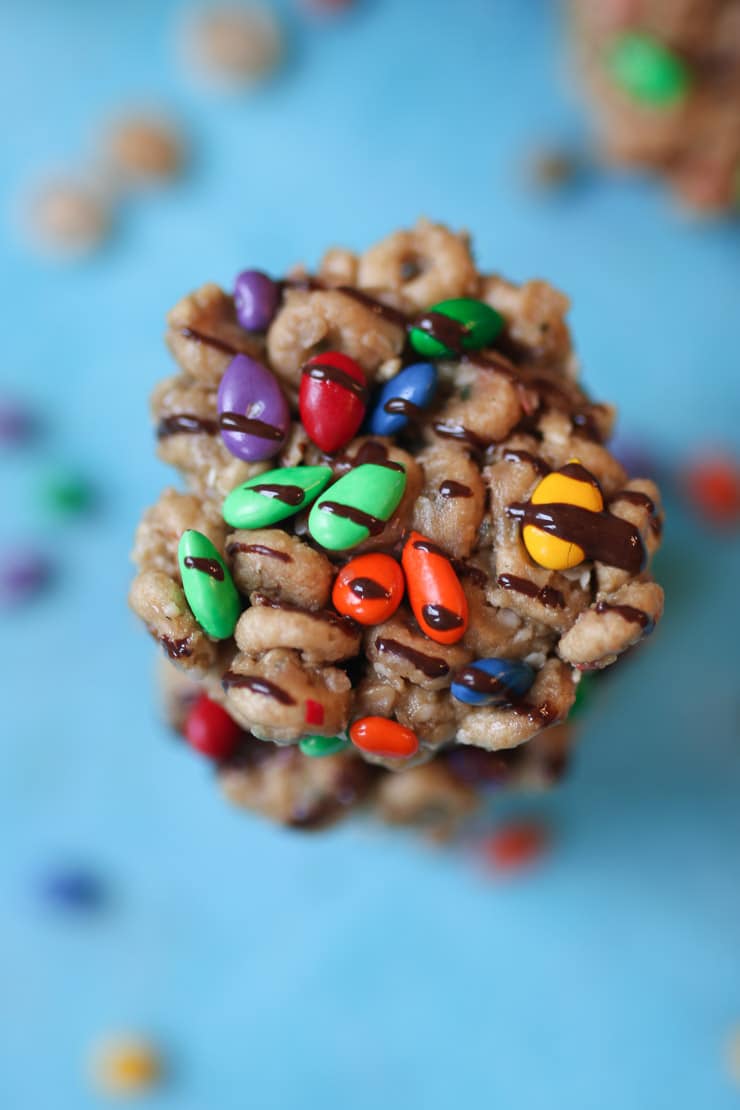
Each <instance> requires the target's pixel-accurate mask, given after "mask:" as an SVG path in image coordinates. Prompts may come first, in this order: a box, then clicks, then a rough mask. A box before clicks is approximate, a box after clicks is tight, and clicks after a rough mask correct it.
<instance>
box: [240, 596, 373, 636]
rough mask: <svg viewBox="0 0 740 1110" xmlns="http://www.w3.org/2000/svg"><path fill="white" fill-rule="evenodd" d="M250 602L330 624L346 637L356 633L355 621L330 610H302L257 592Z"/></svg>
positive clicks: (299, 607)
mask: <svg viewBox="0 0 740 1110" xmlns="http://www.w3.org/2000/svg"><path fill="white" fill-rule="evenodd" d="M252 600H253V605H256V606H263V607H264V608H266V609H281V610H282V611H283V612H284V613H301V614H302V615H303V616H304V617H311V618H312V620H316V621H323V622H324V624H330V625H332V626H333V627H334V628H338V629H339V630H340V631H341V632H345V633H346V634H347V635H348V636H354V635H355V634H356V632H357V627H358V626H357V624H356V623H355V621H353V620H351V619H350V618H349V617H343V616H341V615H340V614H339V613H335V612H334V611H333V610H332V609H302V608H301V606H300V605H292V604H291V603H290V602H289V601H276V600H275V599H274V598H272V597H268V595H267V594H263V593H259V592H257V593H255V594H254V595H253V598H252Z"/></svg>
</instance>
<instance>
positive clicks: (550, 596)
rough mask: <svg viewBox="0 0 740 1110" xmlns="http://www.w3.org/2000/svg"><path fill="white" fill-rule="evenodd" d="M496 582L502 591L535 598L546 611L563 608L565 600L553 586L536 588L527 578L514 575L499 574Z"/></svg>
mask: <svg viewBox="0 0 740 1110" xmlns="http://www.w3.org/2000/svg"><path fill="white" fill-rule="evenodd" d="M496 582H497V584H498V585H499V586H500V587H501V589H502V590H513V591H514V593H517V594H525V595H526V596H527V597H532V598H535V600H537V601H539V602H541V604H542V605H544V606H545V608H547V609H564V608H565V598H564V597H563V595H562V593H561V592H560V590H556V589H555V588H554V587H553V586H538V585H537V584H536V583H535V582H531V581H530V580H529V578H519V577H518V576H517V575H516V574H499V576H498V578H497V579H496Z"/></svg>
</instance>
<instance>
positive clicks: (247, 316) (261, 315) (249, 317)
mask: <svg viewBox="0 0 740 1110" xmlns="http://www.w3.org/2000/svg"><path fill="white" fill-rule="evenodd" d="M279 303H280V286H279V285H277V284H276V282H274V281H273V280H272V278H269V277H268V276H267V274H263V273H262V271H261V270H242V272H241V273H240V274H238V275H237V278H236V281H235V283H234V304H235V306H236V318H237V320H238V321H239V323H240V324H241V326H242V327H243V328H246V329H247V331H266V329H267V328H268V327H269V326H270V322H271V321H272V318H273V316H274V315H275V313H276V312H277V309H278V304H279Z"/></svg>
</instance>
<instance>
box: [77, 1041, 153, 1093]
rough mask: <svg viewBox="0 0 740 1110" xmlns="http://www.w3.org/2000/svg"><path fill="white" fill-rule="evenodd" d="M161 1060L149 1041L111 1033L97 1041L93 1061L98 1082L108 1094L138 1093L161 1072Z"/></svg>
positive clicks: (94, 1075) (147, 1086) (93, 1074)
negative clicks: (109, 1036)
mask: <svg viewBox="0 0 740 1110" xmlns="http://www.w3.org/2000/svg"><path fill="white" fill-rule="evenodd" d="M162 1070H163V1069H162V1060H161V1058H160V1055H159V1053H158V1051H157V1049H156V1048H155V1047H154V1045H152V1044H150V1043H149V1041H146V1040H144V1039H143V1038H139V1037H112V1038H108V1039H107V1040H106V1041H105V1042H103V1043H101V1044H99V1045H97V1046H96V1047H95V1050H94V1052H93V1056H92V1061H91V1071H92V1077H93V1080H94V1082H95V1085H96V1086H97V1087H98V1088H99V1089H100V1090H101V1091H102V1092H104V1093H105V1094H109V1095H127V1094H135V1093H136V1094H138V1093H141V1092H142V1091H144V1090H146V1089H147V1088H149V1087H152V1086H153V1085H154V1084H155V1083H156V1082H157V1080H158V1079H159V1078H160V1076H161V1074H162Z"/></svg>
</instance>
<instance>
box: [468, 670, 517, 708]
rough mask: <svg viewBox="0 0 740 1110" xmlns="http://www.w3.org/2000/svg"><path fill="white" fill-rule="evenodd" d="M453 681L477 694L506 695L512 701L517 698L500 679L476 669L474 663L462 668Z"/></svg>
mask: <svg viewBox="0 0 740 1110" xmlns="http://www.w3.org/2000/svg"><path fill="white" fill-rule="evenodd" d="M453 681H454V682H457V683H459V684H460V685H461V686H465V687H466V689H468V690H474V691H475V693H476V694H504V695H505V696H506V697H508V698H509V700H510V701H514V700H515V697H516V695H515V693H514V691H512V690H511V689H510V688H509V687H508V686H507V685H506V683H505V682H502V681H501V679H500V678H498V677H497V676H496V675H494V674H487V673H486V671H483V670H481V669H480V668H479V667H476V666H475V664H473V663H471V664H470V665H469V666H467V667H462V668H461V669H460V670H459V671H458V672H457V674H456V675H455V677H454V679H453Z"/></svg>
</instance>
